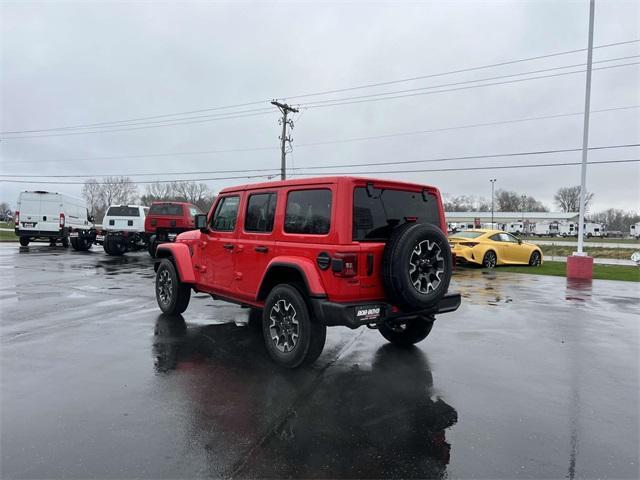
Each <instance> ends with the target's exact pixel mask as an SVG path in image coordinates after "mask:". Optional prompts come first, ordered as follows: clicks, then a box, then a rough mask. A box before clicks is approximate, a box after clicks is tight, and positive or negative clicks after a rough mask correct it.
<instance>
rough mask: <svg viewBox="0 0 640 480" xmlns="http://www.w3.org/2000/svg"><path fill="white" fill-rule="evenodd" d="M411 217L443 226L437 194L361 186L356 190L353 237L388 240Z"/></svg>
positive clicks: (413, 219)
mask: <svg viewBox="0 0 640 480" xmlns="http://www.w3.org/2000/svg"><path fill="white" fill-rule="evenodd" d="M407 221H411V222H418V223H432V224H434V225H436V226H440V215H439V210H438V202H437V200H436V197H434V196H433V195H431V194H430V193H427V194H426V195H424V196H423V192H410V191H406V190H392V189H376V188H370V189H369V192H367V189H366V188H365V187H357V188H355V189H354V192H353V240H355V241H358V242H362V241H384V240H386V239H388V238H389V236H390V235H391V232H392V231H393V229H394V228H395V227H396V226H398V225H400V224H402V223H405V222H407Z"/></svg>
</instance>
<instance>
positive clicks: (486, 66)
mask: <svg viewBox="0 0 640 480" xmlns="http://www.w3.org/2000/svg"><path fill="white" fill-rule="evenodd" d="M638 42H640V39H635V40H627V41H624V42H615V43H607V44H603V45H598V46H597V47H593V48H594V49H595V48H607V47H613V46H617V45H626V44H630V43H638ZM586 50H587V49H586V48H578V49H575V50H565V51H562V52H555V53H549V54H546V55H537V56H535V57H526V58H520V59H517V60H508V61H504V62H499V63H492V64H487V65H479V66H476V67H468V68H462V69H458V70H449V71H447V72H441V73H432V74H428V75H420V76H416V77H409V78H402V79H399V80H390V81H387V82H378V83H368V84H364V85H359V86H356V87H347V88H340V89H335V90H324V91H321V92H314V93H305V94H302V95H294V96H289V97H278V98H287V99H289V100H291V99H294V98H304V97H313V96H319V95H328V94H331V93H341V92H348V91H352V90H360V89H364V88H372V87H382V86H386V85H394V84H398V83H404V82H412V81H414V80H424V79H427V78H434V77H442V76H445V75H453V74H456V73H465V72H472V71H476V70H484V69H486V68H494V67H502V66H505V65H513V64H516V63H522V62H529V61H532V60H540V59H543V58H550V57H558V56H561V55H568V54H571V53H578V52H584V51H586Z"/></svg>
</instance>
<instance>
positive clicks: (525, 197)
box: [522, 195, 527, 225]
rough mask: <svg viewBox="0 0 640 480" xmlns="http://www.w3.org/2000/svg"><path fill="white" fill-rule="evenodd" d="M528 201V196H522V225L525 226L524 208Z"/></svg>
mask: <svg viewBox="0 0 640 480" xmlns="http://www.w3.org/2000/svg"><path fill="white" fill-rule="evenodd" d="M526 201H527V196H526V195H522V224H523V225H524V207H525V202H526Z"/></svg>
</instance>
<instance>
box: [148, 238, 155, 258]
mask: <svg viewBox="0 0 640 480" xmlns="http://www.w3.org/2000/svg"><path fill="white" fill-rule="evenodd" d="M156 238H157V237H156V236H155V235H151V237H150V238H149V245H148V246H147V252H149V255H150V256H151V258H156V250H158V241H157V240H156Z"/></svg>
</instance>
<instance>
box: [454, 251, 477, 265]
mask: <svg viewBox="0 0 640 480" xmlns="http://www.w3.org/2000/svg"><path fill="white" fill-rule="evenodd" d="M451 253H452V254H455V261H456V263H462V264H464V263H477V264H478V265H480V264H482V259H481V258H476V257H475V255H474V252H473V250H472V249H471V248H464V249H456V250H452V251H451Z"/></svg>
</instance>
